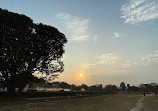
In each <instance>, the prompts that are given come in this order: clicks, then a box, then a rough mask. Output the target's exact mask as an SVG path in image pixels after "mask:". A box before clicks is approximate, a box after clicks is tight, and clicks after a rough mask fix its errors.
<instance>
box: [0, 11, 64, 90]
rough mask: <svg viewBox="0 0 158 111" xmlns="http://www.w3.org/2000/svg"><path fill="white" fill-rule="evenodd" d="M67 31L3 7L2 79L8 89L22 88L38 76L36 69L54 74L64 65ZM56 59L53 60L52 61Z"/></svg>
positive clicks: (0, 13)
mask: <svg viewBox="0 0 158 111" xmlns="http://www.w3.org/2000/svg"><path fill="white" fill-rule="evenodd" d="M66 42H67V39H66V38H65V35H64V34H62V33H61V32H59V31H58V30H57V29H56V28H54V27H52V26H48V25H43V24H41V23H40V24H35V23H33V20H31V19H30V18H29V17H27V16H25V15H21V14H17V13H13V12H8V11H7V10H2V9H0V81H1V83H3V85H5V86H6V87H7V90H8V92H10V93H14V92H15V88H18V91H19V92H21V91H22V90H23V88H24V87H25V86H26V84H27V83H29V82H30V81H33V80H36V79H34V76H33V75H32V74H33V73H34V72H35V71H38V72H41V74H46V75H49V79H51V78H54V77H55V76H57V75H55V74H54V73H55V72H62V71H63V69H64V67H63V66H64V65H63V62H62V61H61V57H62V55H63V53H64V49H63V47H64V44H65V43H66ZM52 61H53V62H52Z"/></svg>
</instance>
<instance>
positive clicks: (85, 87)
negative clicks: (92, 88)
mask: <svg viewBox="0 0 158 111" xmlns="http://www.w3.org/2000/svg"><path fill="white" fill-rule="evenodd" d="M80 87H81V88H83V89H85V90H86V91H89V87H88V86H87V85H86V84H82V85H81V86H80Z"/></svg>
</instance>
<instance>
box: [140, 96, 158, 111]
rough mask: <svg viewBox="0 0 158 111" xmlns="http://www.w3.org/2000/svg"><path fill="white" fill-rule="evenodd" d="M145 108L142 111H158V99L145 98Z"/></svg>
mask: <svg viewBox="0 0 158 111" xmlns="http://www.w3.org/2000/svg"><path fill="white" fill-rule="evenodd" d="M142 103H143V107H142V108H141V111H158V97H157V96H155V95H153V96H146V97H145V98H144V101H143V102H142Z"/></svg>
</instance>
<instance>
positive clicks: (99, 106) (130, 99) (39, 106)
mask: <svg viewBox="0 0 158 111" xmlns="http://www.w3.org/2000/svg"><path fill="white" fill-rule="evenodd" d="M140 98H141V96H140V95H128V94H117V95H104V96H97V97H86V98H72V99H64V100H56V101H48V102H36V103H33V104H29V103H25V105H24V104H23V105H18V104H15V103H14V105H12V107H8V106H7V105H6V104H5V106H3V107H1V108H0V111H128V110H129V109H131V108H132V107H134V106H135V104H136V103H137V101H138V100H139V99H140Z"/></svg>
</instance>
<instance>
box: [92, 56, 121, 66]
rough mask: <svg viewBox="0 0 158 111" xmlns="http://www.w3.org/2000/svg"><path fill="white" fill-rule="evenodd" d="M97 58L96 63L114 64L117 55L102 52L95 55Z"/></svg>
mask: <svg viewBox="0 0 158 111" xmlns="http://www.w3.org/2000/svg"><path fill="white" fill-rule="evenodd" d="M95 58H96V59H98V64H111V65H112V64H116V63H118V56H115V55H113V54H102V55H99V56H96V57H95Z"/></svg>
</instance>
